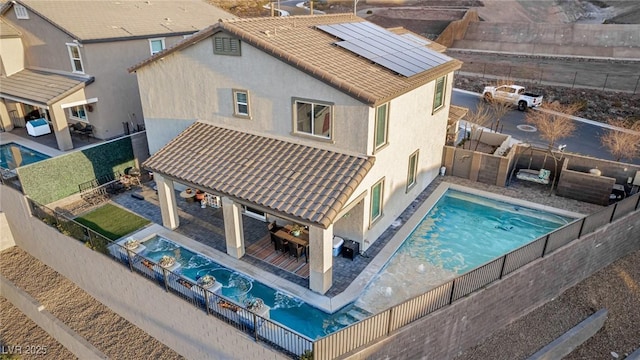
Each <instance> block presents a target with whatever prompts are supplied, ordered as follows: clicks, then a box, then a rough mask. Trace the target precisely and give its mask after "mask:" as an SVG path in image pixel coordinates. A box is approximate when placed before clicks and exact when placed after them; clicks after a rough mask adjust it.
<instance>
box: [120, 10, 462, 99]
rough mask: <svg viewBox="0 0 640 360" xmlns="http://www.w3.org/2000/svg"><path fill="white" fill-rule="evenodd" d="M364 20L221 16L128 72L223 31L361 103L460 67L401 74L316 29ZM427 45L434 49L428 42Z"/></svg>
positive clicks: (451, 63) (348, 17) (395, 94)
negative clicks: (215, 21) (353, 50)
mask: <svg viewBox="0 0 640 360" xmlns="http://www.w3.org/2000/svg"><path fill="white" fill-rule="evenodd" d="M362 21H366V20H364V19H362V18H359V17H356V16H354V15H352V14H338V15H308V16H288V17H265V18H249V19H227V20H221V22H220V23H219V24H217V25H216V26H212V27H210V28H207V29H205V30H203V31H201V32H200V33H198V34H197V35H196V36H194V38H193V39H187V40H185V41H183V42H181V43H180V44H178V45H176V46H174V47H173V48H171V49H167V50H165V51H163V52H162V53H160V54H156V55H154V56H153V57H151V58H149V59H147V60H145V61H143V62H141V63H139V64H137V65H135V66H133V67H131V68H130V69H129V71H131V72H133V71H136V70H137V69H139V68H141V67H143V66H145V65H146V64H149V63H151V62H153V61H155V60H157V59H159V58H162V57H165V56H166V55H167V54H169V53H171V52H173V51H179V50H180V49H183V48H185V47H187V46H190V45H191V44H194V43H197V42H198V41H200V40H201V39H203V38H205V37H208V36H211V35H213V34H214V33H216V32H219V31H224V32H227V33H229V34H231V35H233V36H235V37H237V38H239V39H241V40H242V41H244V42H246V43H248V44H250V45H251V46H254V47H256V48H258V49H260V50H262V51H264V52H266V53H268V54H270V55H272V56H274V57H276V58H278V59H280V60H282V61H284V62H286V63H288V64H290V65H291V66H293V67H295V68H298V69H300V70H301V71H303V72H305V73H307V74H309V75H311V76H314V77H315V78H317V79H319V80H320V81H323V82H325V83H327V84H329V85H330V86H333V87H334V88H336V89H338V90H340V91H342V92H344V93H346V94H348V95H350V96H352V97H353V98H355V99H358V100H359V101H361V102H363V103H365V104H368V105H370V106H376V105H378V104H381V103H384V102H387V101H389V100H391V99H393V98H395V97H398V96H399V95H402V94H404V93H406V92H409V91H411V90H413V89H415V88H417V87H420V86H422V85H424V84H427V83H429V82H431V81H433V80H434V79H436V78H437V77H440V76H443V75H445V74H448V73H449V72H451V71H454V70H457V69H459V68H460V66H461V65H462V63H461V62H460V61H458V60H455V59H453V58H451V60H450V61H448V62H446V63H444V64H442V65H439V66H436V67H434V68H431V69H429V70H427V71H424V72H422V73H419V74H416V75H414V76H411V77H405V76H402V75H399V74H397V73H395V72H393V71H391V70H389V69H387V68H385V67H383V66H380V65H377V64H375V63H373V62H371V61H370V60H368V59H366V58H363V57H360V56H358V55H356V54H355V53H352V52H351V51H348V50H346V49H343V48H340V47H339V46H336V45H335V43H336V42H337V41H339V39H337V38H335V37H333V36H331V35H329V34H328V33H326V32H324V31H322V30H320V29H317V28H316V27H317V26H320V25H329V24H340V23H348V22H362ZM396 32H398V30H396ZM426 48H428V49H429V50H430V51H435V50H432V49H430V47H429V46H426ZM436 52H437V51H436ZM440 56H442V54H440Z"/></svg>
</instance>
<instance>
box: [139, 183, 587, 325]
mask: <svg viewBox="0 0 640 360" xmlns="http://www.w3.org/2000/svg"><path fill="white" fill-rule="evenodd" d="M449 189H452V190H457V191H461V192H466V193H470V194H474V195H480V196H483V197H486V198H489V199H493V200H498V201H504V202H507V203H510V204H514V205H519V206H523V207H528V208H531V209H535V210H542V211H546V212H549V213H553V214H557V215H561V216H568V217H572V218H575V219H579V218H582V217H584V216H586V215H584V214H581V213H577V212H572V211H567V210H563V209H558V208H554V207H551V206H547V205H541V204H538V203H534V202H531V201H527V200H521V199H517V198H513V197H509V196H505V195H500V194H496V193H492V192H488V191H483V190H478V189H474V188H471V187H467V186H462V185H457V184H453V183H449V182H442V183H441V184H440V185H438V187H436V189H435V190H434V191H433V192H432V193H431V195H429V197H428V198H427V199H425V201H424V202H423V203H422V205H420V207H419V208H418V209H416V211H415V212H414V214H413V215H411V217H410V218H409V219H408V220H407V221H406V222H404V223H403V224H402V225H400V229H399V230H398V231H397V232H396V234H395V235H394V236H393V237H392V238H391V239H390V240H389V242H388V243H387V244H386V245H385V246H384V247H383V248H382V249H381V250H380V252H379V253H378V254H377V255H376V257H375V258H373V260H371V262H370V263H369V264H368V265H367V266H366V267H365V268H364V269H363V270H362V272H361V273H360V274H359V275H358V276H357V277H356V278H355V279H354V280H353V281H352V282H351V284H350V285H349V286H347V288H346V289H345V290H344V291H343V292H342V293H340V294H338V295H336V296H334V297H332V298H330V297H327V296H325V295H321V294H318V293H316V292H313V291H312V290H310V289H309V288H306V287H303V286H300V285H298V284H295V283H292V282H290V281H288V280H285V279H283V278H281V277H279V276H277V275H275V274H273V273H270V272H266V271H264V270H262V269H260V268H258V267H256V266H254V265H251V264H249V263H247V262H245V261H242V260H240V259H235V258H233V257H231V256H229V255H227V254H226V253H221V252H220V251H218V250H216V249H213V248H211V247H209V246H207V245H205V244H202V243H200V242H198V241H196V240H193V239H191V238H189V237H187V236H185V235H182V234H179V233H177V232H174V231H172V230H169V229H167V228H165V227H163V226H161V225H159V224H152V225H150V226H148V227H146V228H144V229H142V230H140V231H138V232H136V233H134V234H132V235H131V236H132V237H134V238H136V239H138V240H141V241H144V240H146V239H149V238H151V237H153V236H155V235H159V236H162V237H165V238H167V239H169V240H171V241H175V242H177V243H179V244H180V245H184V246H185V247H187V248H189V249H190V250H193V251H196V252H199V253H201V254H202V255H205V256H208V257H210V258H211V259H212V260H213V261H215V262H217V263H218V264H220V265H222V266H225V267H227V268H229V269H232V270H235V271H238V272H241V273H243V274H245V275H247V276H249V277H251V278H253V279H255V280H256V281H259V282H261V283H263V284H264V285H267V286H270V287H272V288H274V289H276V290H280V291H284V292H287V293H289V294H290V295H291V296H293V297H296V298H298V299H300V300H302V301H304V302H305V303H307V304H309V305H311V306H313V307H315V308H318V309H320V310H322V311H324V312H328V313H334V312H336V311H338V310H340V309H342V308H343V307H345V306H346V305H349V304H351V303H352V302H354V301H356V300H357V299H358V297H359V296H360V295H361V294H362V292H363V291H364V289H365V288H366V287H367V285H369V283H370V282H371V280H373V278H374V277H375V276H376V275H377V274H378V272H379V271H380V270H381V269H382V267H384V265H385V264H386V263H387V262H388V261H389V259H390V258H391V257H392V256H393V255H394V254H395V253H396V251H397V250H398V248H400V246H401V245H402V243H403V242H404V240H405V239H406V238H407V237H408V236H409V235H411V233H412V232H413V231H414V230H415V228H416V227H417V226H418V224H420V222H421V221H422V219H423V218H424V217H425V216H426V214H427V213H428V212H429V211H430V210H431V208H432V207H433V206H434V205H435V204H436V202H437V201H438V200H440V198H441V197H442V195H443V194H444V193H445V192H446V191H447V190H449Z"/></svg>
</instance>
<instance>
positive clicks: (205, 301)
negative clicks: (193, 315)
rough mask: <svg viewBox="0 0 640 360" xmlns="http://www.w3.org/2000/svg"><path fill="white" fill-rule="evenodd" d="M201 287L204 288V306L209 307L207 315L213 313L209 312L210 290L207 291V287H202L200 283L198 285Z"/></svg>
mask: <svg viewBox="0 0 640 360" xmlns="http://www.w3.org/2000/svg"><path fill="white" fill-rule="evenodd" d="M196 286H198V287H199V288H201V289H202V291H204V306H206V307H207V315H211V313H210V312H209V292H208V291H207V289H205V288H203V287H200V286H199V285H196Z"/></svg>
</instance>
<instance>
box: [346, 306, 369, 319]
mask: <svg viewBox="0 0 640 360" xmlns="http://www.w3.org/2000/svg"><path fill="white" fill-rule="evenodd" d="M347 315H349V316H351V317H352V318H354V319H356V320H357V321H360V320H364V319H366V318H368V317H369V316H371V315H373V314H372V313H370V312H368V311H367V310H365V309H362V308H359V307H357V306H354V307H353V308H351V310H349V311H347Z"/></svg>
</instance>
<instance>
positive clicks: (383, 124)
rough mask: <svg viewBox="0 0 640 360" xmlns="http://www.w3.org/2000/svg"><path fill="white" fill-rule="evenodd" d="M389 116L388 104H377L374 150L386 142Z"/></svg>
mask: <svg viewBox="0 0 640 360" xmlns="http://www.w3.org/2000/svg"><path fill="white" fill-rule="evenodd" d="M388 117H389V104H388V103H387V104H384V105H380V106H378V108H377V109H376V130H375V140H376V144H375V145H376V146H375V148H376V150H377V149H379V148H380V147H382V146H384V145H386V144H387V129H388V126H387V119H388Z"/></svg>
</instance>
